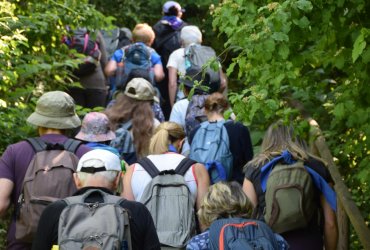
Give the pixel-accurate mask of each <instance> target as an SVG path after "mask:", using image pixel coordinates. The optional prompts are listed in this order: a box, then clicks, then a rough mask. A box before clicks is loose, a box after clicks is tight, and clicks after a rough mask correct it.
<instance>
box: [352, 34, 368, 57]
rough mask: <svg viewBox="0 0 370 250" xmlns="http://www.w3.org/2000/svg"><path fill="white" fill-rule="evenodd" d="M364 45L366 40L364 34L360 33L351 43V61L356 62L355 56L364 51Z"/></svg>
mask: <svg viewBox="0 0 370 250" xmlns="http://www.w3.org/2000/svg"><path fill="white" fill-rule="evenodd" d="M365 47H366V41H365V38H364V34H363V33H361V34H360V35H359V36H358V37H357V39H356V41H355V44H354V45H353V50H352V62H356V60H357V58H358V57H359V56H360V55H361V53H362V52H363V51H364V49H365Z"/></svg>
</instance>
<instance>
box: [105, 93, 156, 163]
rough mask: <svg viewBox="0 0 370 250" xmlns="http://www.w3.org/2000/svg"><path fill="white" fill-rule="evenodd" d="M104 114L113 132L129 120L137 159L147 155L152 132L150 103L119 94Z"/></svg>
mask: <svg viewBox="0 0 370 250" xmlns="http://www.w3.org/2000/svg"><path fill="white" fill-rule="evenodd" d="M105 114H106V115H107V116H108V117H109V120H110V122H111V124H112V130H114V131H115V130H117V129H118V128H119V126H120V125H121V124H122V123H125V122H127V121H129V120H131V121H132V134H133V138H134V144H135V149H136V153H137V155H138V156H139V157H143V156H146V155H147V154H148V149H149V147H148V145H149V141H150V138H151V136H152V134H153V130H154V113H153V111H152V107H151V101H142V100H136V99H133V98H131V97H129V96H127V95H125V94H123V93H120V94H119V95H118V96H117V99H116V102H115V103H114V104H113V106H111V107H110V108H108V109H107V110H106V111H105Z"/></svg>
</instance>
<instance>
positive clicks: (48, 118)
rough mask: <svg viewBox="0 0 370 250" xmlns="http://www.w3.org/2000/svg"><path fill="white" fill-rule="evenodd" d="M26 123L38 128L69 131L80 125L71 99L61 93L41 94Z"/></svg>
mask: <svg viewBox="0 0 370 250" xmlns="http://www.w3.org/2000/svg"><path fill="white" fill-rule="evenodd" d="M27 122H29V123H30V124H32V125H35V126H38V127H45V128H55V129H71V128H77V127H78V126H80V125H81V120H80V118H79V117H78V116H77V114H76V109H75V103H74V100H73V98H72V97H71V96H70V95H68V94H67V93H65V92H63V91H51V92H46V93H45V94H43V95H42V96H41V97H40V98H39V100H38V101H37V103H36V110H35V112H33V113H32V114H31V115H30V116H29V117H28V118H27Z"/></svg>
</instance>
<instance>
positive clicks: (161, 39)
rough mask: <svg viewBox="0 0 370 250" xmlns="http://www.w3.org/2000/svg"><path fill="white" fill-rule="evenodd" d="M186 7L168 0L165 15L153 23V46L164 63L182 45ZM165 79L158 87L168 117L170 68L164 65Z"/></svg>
mask: <svg viewBox="0 0 370 250" xmlns="http://www.w3.org/2000/svg"><path fill="white" fill-rule="evenodd" d="M184 12H185V9H183V8H181V6H180V4H179V3H177V2H175V1H167V2H165V3H164V4H163V7H162V14H163V17H162V18H161V20H159V21H158V22H157V23H156V24H154V25H153V30H154V33H155V37H156V38H155V40H154V43H153V48H154V49H155V50H156V51H157V52H158V54H159V55H160V56H161V59H162V63H163V65H165V66H166V65H167V62H168V58H169V57H170V54H171V53H172V52H173V51H175V50H177V49H179V48H180V47H181V39H180V32H181V29H182V28H183V27H185V26H186V25H187V23H186V22H184V20H182V19H181V18H182V15H183V13H184ZM164 74H165V77H164V79H163V80H162V81H161V82H160V83H158V88H159V91H160V93H161V96H162V98H163V99H164V101H163V102H162V109H163V110H164V113H165V116H166V119H168V117H169V115H170V111H171V106H170V99H169V95H168V86H169V85H168V70H167V68H166V67H164Z"/></svg>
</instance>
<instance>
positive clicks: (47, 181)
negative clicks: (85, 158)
mask: <svg viewBox="0 0 370 250" xmlns="http://www.w3.org/2000/svg"><path fill="white" fill-rule="evenodd" d="M27 142H28V143H30V144H31V145H32V147H33V149H34V150H35V152H36V154H35V155H34V157H33V158H32V160H31V162H30V164H29V165H28V168H27V171H26V174H25V176H24V180H23V184H22V191H21V194H20V196H19V199H18V203H17V207H16V233H15V236H16V239H17V240H20V241H22V242H29V243H31V242H32V239H33V237H34V234H35V233H36V229H37V225H38V222H39V219H40V216H41V213H42V212H43V211H44V209H45V207H46V206H47V205H48V204H50V203H52V202H53V201H56V200H59V199H63V198H65V197H68V196H70V195H72V194H73V193H74V192H76V190H77V189H76V185H75V183H74V181H73V173H74V172H75V171H76V167H77V164H78V157H77V156H76V155H75V154H74V152H75V151H76V150H77V148H78V147H79V145H80V144H81V141H77V140H73V139H68V140H67V141H66V142H65V143H64V144H59V143H54V144H53V143H48V142H44V141H43V140H42V139H40V138H28V139H27Z"/></svg>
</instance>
